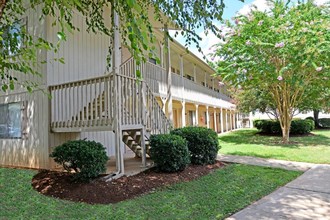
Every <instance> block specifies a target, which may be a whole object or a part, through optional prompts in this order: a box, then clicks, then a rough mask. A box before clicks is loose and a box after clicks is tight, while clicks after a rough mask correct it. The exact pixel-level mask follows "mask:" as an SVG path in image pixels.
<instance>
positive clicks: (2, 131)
mask: <svg viewBox="0 0 330 220" xmlns="http://www.w3.org/2000/svg"><path fill="white" fill-rule="evenodd" d="M23 110H24V105H23V103H22V102H15V103H9V104H0V138H22V134H23V132H22V130H23V129H22V119H23Z"/></svg>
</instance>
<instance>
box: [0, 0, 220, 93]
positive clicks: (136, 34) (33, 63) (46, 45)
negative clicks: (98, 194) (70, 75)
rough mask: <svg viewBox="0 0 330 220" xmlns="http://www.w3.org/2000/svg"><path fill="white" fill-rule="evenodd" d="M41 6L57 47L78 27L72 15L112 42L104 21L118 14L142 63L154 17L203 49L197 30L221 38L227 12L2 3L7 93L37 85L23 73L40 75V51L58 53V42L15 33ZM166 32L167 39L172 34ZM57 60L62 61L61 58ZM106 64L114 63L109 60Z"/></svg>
mask: <svg viewBox="0 0 330 220" xmlns="http://www.w3.org/2000/svg"><path fill="white" fill-rule="evenodd" d="M40 5H41V7H42V12H43V16H53V17H55V18H56V23H57V24H58V25H60V27H61V31H60V32H59V33H58V38H59V43H60V42H61V41H62V40H65V38H66V32H68V31H72V30H73V29H77V28H76V27H75V26H74V25H73V23H72V18H73V14H74V13H80V14H81V15H83V17H84V18H85V20H86V23H87V26H88V28H87V31H91V32H98V33H103V34H106V35H108V36H109V39H112V36H113V34H114V26H113V25H110V26H109V25H107V22H106V21H107V19H108V20H109V18H111V20H113V19H112V18H113V16H114V14H115V13H116V14H118V15H119V18H120V22H121V25H120V28H119V31H120V33H121V36H122V40H123V44H124V46H126V47H127V48H129V50H130V52H131V54H132V56H133V57H134V58H135V60H136V61H137V62H138V63H139V62H141V61H145V60H146V58H145V56H144V54H145V52H149V56H153V54H152V53H150V51H152V49H153V48H152V46H151V45H152V43H153V42H154V40H155V37H154V34H153V27H152V25H151V20H150V19H154V20H156V21H158V22H160V23H161V24H163V26H164V25H165V24H167V23H169V22H174V23H175V24H176V25H177V26H178V27H180V28H181V30H182V31H180V34H182V35H183V36H184V37H185V39H186V45H185V46H186V47H187V46H189V45H190V44H191V43H195V44H196V45H197V47H198V48H199V50H200V51H201V48H200V47H199V43H198V41H199V40H200V37H199V35H198V34H197V33H196V30H197V29H198V28H201V27H202V28H204V30H205V32H208V31H211V32H213V33H215V34H217V33H218V31H217V30H218V29H217V27H216V25H215V24H214V20H221V16H222V12H223V8H224V4H223V0H200V1H194V0H188V1H181V0H98V1H94V0H73V1H66V0H45V1H44V0H15V1H8V0H1V1H0V23H1V25H0V27H1V28H0V40H1V41H2V43H1V44H0V49H1V51H2V57H1V58H0V71H1V72H0V80H1V85H2V90H3V91H6V90H8V89H14V87H15V85H17V84H19V85H23V86H25V87H26V88H27V89H28V90H31V89H32V88H33V87H35V86H37V85H36V84H35V83H32V82H22V80H21V78H20V76H21V75H22V73H23V74H33V75H39V76H41V75H42V73H41V72H40V71H38V66H39V65H41V64H42V63H43V62H45V61H40V60H38V59H37V51H38V50H40V49H42V50H51V51H53V52H57V50H58V46H59V43H57V44H52V43H50V42H47V40H46V39H44V38H42V37H38V36H33V35H31V34H29V33H27V32H26V31H24V30H21V29H18V28H16V30H12V27H14V26H15V22H17V21H19V19H20V18H21V16H22V15H24V14H25V13H26V11H27V10H28V9H29V8H32V9H35V8H36V7H40ZM107 8H108V9H111V10H109V13H105V11H106V9H107ZM150 11H151V12H153V14H154V18H151V17H150V15H149V12H150ZM164 15H165V16H164ZM165 31H166V34H167V35H168V31H167V30H165ZM177 34H179V32H177V33H176V35H177ZM23 42H24V47H22V44H23ZM111 50H112V48H109V55H111ZM109 57H111V56H109ZM57 61H60V62H64V61H63V59H59V60H57ZM108 61H109V63H110V58H109V60H108ZM14 72H16V74H14Z"/></svg>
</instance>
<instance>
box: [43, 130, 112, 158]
mask: <svg viewBox="0 0 330 220" xmlns="http://www.w3.org/2000/svg"><path fill="white" fill-rule="evenodd" d="M85 138H86V139H87V140H93V141H96V142H100V143H101V144H103V146H104V147H105V148H106V151H107V155H108V156H109V157H110V156H114V155H115V141H114V140H115V139H114V138H115V134H114V133H113V132H112V131H99V132H81V133H51V134H50V135H49V145H50V151H52V150H53V149H54V147H56V146H58V145H61V144H63V143H65V142H66V141H69V140H80V139H85Z"/></svg>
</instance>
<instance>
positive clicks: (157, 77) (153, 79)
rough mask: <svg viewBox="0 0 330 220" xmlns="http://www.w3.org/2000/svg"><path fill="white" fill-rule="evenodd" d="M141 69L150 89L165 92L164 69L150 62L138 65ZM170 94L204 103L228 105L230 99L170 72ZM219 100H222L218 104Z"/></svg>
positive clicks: (159, 92)
mask: <svg viewBox="0 0 330 220" xmlns="http://www.w3.org/2000/svg"><path fill="white" fill-rule="evenodd" d="M138 68H139V69H140V70H141V73H142V77H143V79H144V80H145V81H146V82H147V83H148V85H149V86H150V88H151V90H152V91H153V92H154V93H156V94H159V95H162V96H166V94H167V74H166V70H165V69H164V68H162V67H160V66H157V65H155V64H152V63H150V62H147V63H144V64H141V65H140V66H139V67H138ZM171 77H172V87H171V90H172V96H173V97H174V98H176V99H179V100H180V99H184V100H187V101H194V102H202V103H205V104H216V103H218V104H219V105H228V102H229V101H230V100H231V98H230V97H228V96H227V95H225V94H223V93H221V92H217V91H214V90H212V89H209V88H207V87H205V86H203V85H200V84H198V83H196V82H194V81H192V80H189V79H187V78H184V77H181V76H180V75H178V74H175V73H172V75H171ZM220 102H223V103H221V104H220Z"/></svg>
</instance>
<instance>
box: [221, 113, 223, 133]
mask: <svg viewBox="0 0 330 220" xmlns="http://www.w3.org/2000/svg"><path fill="white" fill-rule="evenodd" d="M220 120H221V121H220V132H221V133H223V113H222V108H220Z"/></svg>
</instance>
